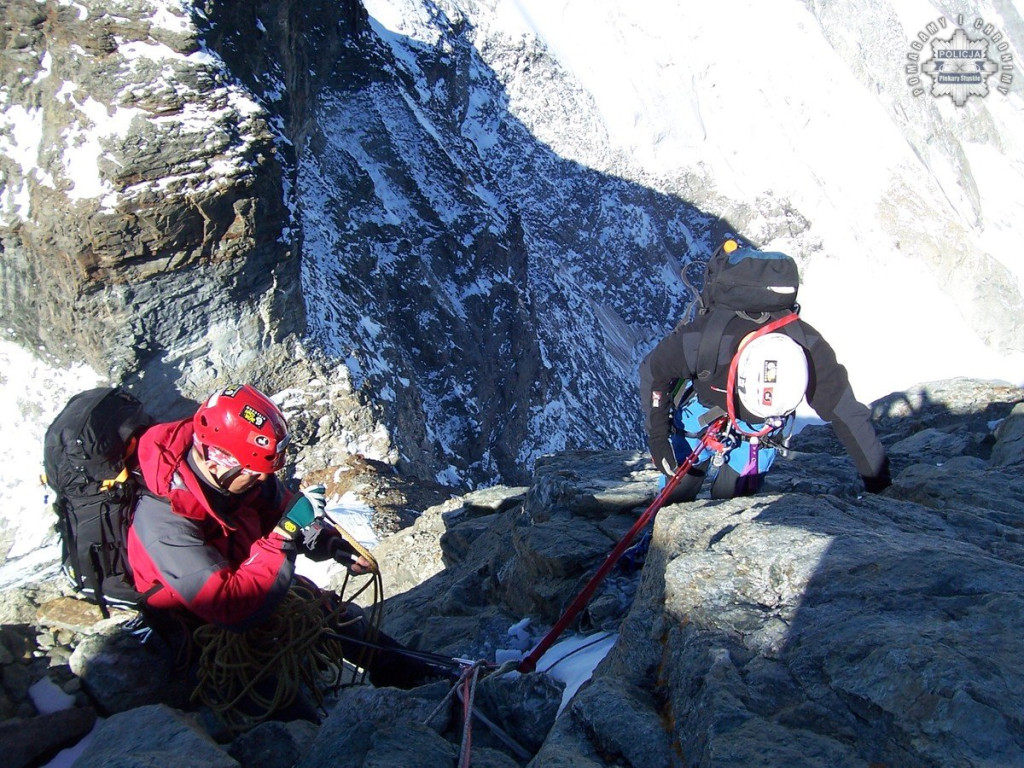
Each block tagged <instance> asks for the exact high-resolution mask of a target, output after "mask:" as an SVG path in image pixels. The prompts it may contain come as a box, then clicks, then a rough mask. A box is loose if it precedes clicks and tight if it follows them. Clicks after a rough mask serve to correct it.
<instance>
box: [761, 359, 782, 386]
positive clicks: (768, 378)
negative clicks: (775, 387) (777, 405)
mask: <svg viewBox="0 0 1024 768" xmlns="http://www.w3.org/2000/svg"><path fill="white" fill-rule="evenodd" d="M778 380H779V361H778V360H765V361H764V382H765V384H774V383H775V382H777V381H778Z"/></svg>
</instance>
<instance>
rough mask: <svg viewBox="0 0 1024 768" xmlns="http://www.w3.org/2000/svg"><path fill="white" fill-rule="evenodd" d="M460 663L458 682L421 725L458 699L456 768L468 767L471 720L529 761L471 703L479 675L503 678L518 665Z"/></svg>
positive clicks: (521, 749)
mask: <svg viewBox="0 0 1024 768" xmlns="http://www.w3.org/2000/svg"><path fill="white" fill-rule="evenodd" d="M460 661H461V668H462V673H461V674H460V675H459V679H458V680H457V681H456V682H455V684H454V685H453V686H452V687H451V688H450V689H449V691H448V693H447V694H446V695H445V697H444V698H443V699H441V701H440V703H438V705H437V706H436V707H434V709H433V711H432V712H431V713H430V714H429V715H427V718H426V719H425V720H424V721H423V724H424V725H426V726H429V725H430V723H431V722H432V721H433V720H434V718H435V717H437V715H438V714H439V713H440V712H442V711H444V708H445V707H446V706H448V705H449V703H450V702H452V701H453V699H456V698H457V699H458V700H459V702H460V703H461V704H462V734H461V736H462V740H461V742H460V746H459V759H458V763H457V765H458V768H469V764H470V753H471V750H472V743H473V730H472V728H473V725H472V723H473V718H474V717H475V718H476V719H477V720H479V721H480V722H481V723H483V724H484V725H485V726H487V728H488V729H489V730H490V731H491V733H493V734H494V735H495V736H496V737H497V738H498V740H499V741H501V742H503V743H504V744H505V745H506V746H507V747H508V748H509V749H511V750H512V751H513V752H514V753H515V754H516V755H517V756H518V757H519V758H520V759H522V760H529V759H530V757H531V756H532V754H531V753H530V751H529V750H527V749H526V748H524V747H523V746H522V745H521V744H520V743H519V742H517V741H516V740H515V739H513V738H512V737H511V736H510V735H509V734H508V733H507V732H506V731H504V730H503V729H502V728H501V727H499V726H498V725H497V724H496V723H494V722H493V721H491V720H490V719H489V718H488V717H487V716H486V715H484V714H483V713H482V712H481V711H480V710H479V709H477V708H476V706H475V704H474V702H475V699H476V689H477V684H478V683H479V681H480V679H481V674H483V675H485V676H491V675H494V676H498V675H504V674H507V673H508V672H512V671H514V670H515V668H516V663H517V662H515V661H509V662H506V663H505V664H502V665H501V666H500V667H499V666H497V665H495V664H491V663H489V662H486V661H468V660H465V659H462V660H460Z"/></svg>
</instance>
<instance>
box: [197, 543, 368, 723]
mask: <svg viewBox="0 0 1024 768" xmlns="http://www.w3.org/2000/svg"><path fill="white" fill-rule="evenodd" d="M340 530H341V529H340V528H339V531H340ZM346 540H349V543H351V544H352V545H353V548H355V549H356V551H357V552H359V553H360V555H361V556H362V557H365V558H366V559H367V561H368V562H370V563H371V564H372V566H373V570H372V571H371V572H370V574H368V575H369V576H370V578H369V579H366V580H365V583H363V584H361V585H358V586H357V588H356V589H355V591H354V592H353V593H352V595H350V596H349V597H348V599H347V600H345V599H343V598H342V597H341V596H344V595H345V593H346V590H347V589H348V588H349V584H350V581H351V580H352V579H351V575H350V574H349V573H348V572H346V575H345V580H344V582H343V584H342V588H341V590H340V592H339V593H338V594H335V593H331V592H324V591H321V590H320V589H319V588H317V587H316V586H315V585H314V584H312V583H311V582H308V581H306V580H297V581H296V582H295V583H294V584H293V585H292V586H291V588H290V589H289V591H288V594H287V595H285V598H284V600H283V601H282V602H281V605H279V606H278V607H277V609H276V610H275V611H274V613H273V614H272V615H271V616H270V618H269V619H267V621H265V622H264V623H263V624H261V625H260V626H258V627H254V628H252V629H250V630H248V631H246V632H232V631H229V630H226V629H222V628H219V627H216V626H213V625H210V624H204V625H202V626H200V627H198V628H197V629H196V630H195V631H194V633H193V639H194V641H195V643H196V646H197V647H198V648H199V649H200V656H199V660H198V664H197V668H196V674H197V678H198V680H197V685H196V687H195V689H194V690H193V692H192V701H199V702H201V703H202V704H204V705H206V706H207V707H209V708H210V709H211V710H212V711H213V712H214V713H215V714H216V715H217V716H218V717H219V719H220V720H221V722H222V723H223V724H224V725H225V727H227V728H229V729H230V730H232V731H234V732H242V731H245V730H248V729H249V728H251V727H253V726H254V725H256V724H258V723H260V722H262V721H263V720H265V719H267V718H268V717H269V716H270V715H272V714H273V713H274V712H278V711H280V710H282V709H284V708H286V707H289V706H291V705H292V704H293V703H295V701H296V699H297V698H298V696H299V694H300V691H301V690H302V689H303V688H305V689H306V691H308V692H309V693H310V694H311V695H312V697H313V699H314V702H315V705H316V707H317V708H318V709H320V710H323V704H324V692H325V691H328V690H337V688H338V687H340V686H341V685H342V677H343V675H344V673H345V671H346V669H347V670H349V672H350V673H351V680H350V681H349V682H350V683H362V682H363V681H364V679H365V676H366V671H367V669H368V667H369V665H370V663H371V660H372V654H373V652H374V649H373V648H371V647H363V648H362V650H361V651H360V652H359V653H358V654H355V656H356V657H355V658H348V659H345V658H344V654H343V650H342V645H341V642H340V641H339V640H338V639H336V638H335V637H331V635H333V634H337V633H339V632H340V633H342V634H344V633H345V632H346V628H347V627H349V626H350V625H352V624H354V623H356V622H361V621H362V622H364V625H363V627H361V628H359V629H358V630H356V629H355V628H354V627H353V628H352V630H350V631H353V630H354V631H353V635H354V636H355V637H360V638H362V639H364V640H366V641H369V642H374V641H375V640H376V639H377V637H378V635H379V632H380V629H379V628H380V619H381V614H382V611H383V585H382V581H381V577H380V572H379V570H378V569H377V564H376V561H375V560H374V559H373V557H372V556H371V555H370V554H369V552H367V551H366V550H365V549H364V548H363V547H362V546H360V545H359V544H358V542H354V541H352V540H351V539H350V537H348V536H347V534H346ZM371 587H372V588H373V595H372V604H371V606H370V608H369V609H367V610H366V611H365V612H364V616H363V619H362V620H361V619H360V618H359V617H351V618H350V617H349V616H348V615H347V613H346V603H350V602H352V601H353V600H354V599H355V598H356V597H357V596H358V595H361V594H362V593H363V592H364V591H366V589H368V588H371ZM346 661H347V662H348V665H346V664H345V662H346Z"/></svg>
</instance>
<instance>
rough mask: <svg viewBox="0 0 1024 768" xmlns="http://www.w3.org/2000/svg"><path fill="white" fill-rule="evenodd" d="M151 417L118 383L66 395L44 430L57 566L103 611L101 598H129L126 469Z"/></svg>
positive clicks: (134, 483)
mask: <svg viewBox="0 0 1024 768" xmlns="http://www.w3.org/2000/svg"><path fill="white" fill-rule="evenodd" d="M151 424H153V420H152V419H151V418H150V417H149V415H148V414H147V413H146V411H145V408H144V407H143V405H142V403H140V402H139V400H138V399H137V398H136V397H135V396H134V395H132V394H131V393H130V392H127V391H126V390H124V389H121V388H110V387H100V388H97V389H90V390H87V391H85V392H80V393H79V394H77V395H75V396H74V397H72V398H71V399H70V400H69V401H68V403H67V405H65V407H64V409H63V410H62V411H61V412H60V414H58V416H57V417H56V418H55V419H54V420H53V423H52V424H50V426H49V427H48V428H47V430H46V436H45V438H44V441H43V467H44V470H45V472H46V482H47V483H48V484H49V486H50V487H51V488H53V490H54V491H55V492H56V499H55V501H54V503H53V509H54V512H56V514H57V522H56V529H57V532H58V533H59V535H60V540H61V550H62V551H61V567H62V569H63V571H64V573H65V574H66V575H67V576H68V578H69V579H70V580H71V582H72V584H73V585H74V587H75V589H76V590H78V591H79V592H80V593H81V594H82V595H84V596H85V597H86V598H87V599H89V600H90V601H91V602H93V603H96V604H97V605H99V606H100V609H101V610H102V612H103V615H104V616H109V611H108V608H107V606H108V605H128V606H137V605H139V604H140V603H141V601H142V600H143V598H144V596H143V595H141V594H140V593H139V592H137V591H136V590H135V587H134V586H133V582H132V575H131V568H130V567H129V565H128V556H127V546H126V536H127V531H128V526H129V524H130V523H131V514H132V510H133V508H134V505H135V500H136V498H137V497H138V493H139V492H140V481H139V479H138V478H137V477H136V476H134V475H133V474H132V472H131V465H132V462H133V460H134V454H135V448H136V445H137V444H138V438H139V436H140V435H141V433H142V432H143V431H144V430H145V429H146V428H147V427H148V426H150V425H151Z"/></svg>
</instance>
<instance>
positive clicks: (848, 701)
mask: <svg viewBox="0 0 1024 768" xmlns="http://www.w3.org/2000/svg"><path fill="white" fill-rule="evenodd" d="M875 418H876V422H877V424H878V425H879V429H880V434H881V435H882V437H883V440H884V442H885V443H886V445H887V447H888V449H889V452H890V455H891V458H892V462H893V467H894V478H895V481H894V484H893V487H892V488H890V489H889V490H887V491H886V492H885V493H883V494H881V495H877V496H871V495H865V494H863V493H862V491H861V489H860V484H859V480H858V478H857V476H856V473H855V471H854V469H853V467H852V466H851V464H850V462H849V460H848V459H846V457H844V456H843V455H842V452H841V450H840V449H839V448H838V445H837V444H836V443H835V441H834V438H833V437H832V436H831V432H830V430H829V428H828V427H810V428H808V429H806V430H805V431H804V432H803V433H801V435H799V436H798V438H797V439H796V441H795V442H796V445H797V447H798V448H800V450H799V451H794V452H793V453H792V454H791V455H790V456H789V457H788V458H786V459H785V460H782V461H780V462H779V464H778V465H777V467H776V469H775V470H774V471H773V473H772V474H771V476H770V479H769V485H768V487H767V488H766V490H765V492H764V493H762V494H761V495H759V496H757V497H753V498H748V499H738V500H730V501H711V500H709V499H704V498H701V499H698V500H697V501H695V502H693V503H691V504H686V505H674V506H670V507H666V508H664V509H663V510H662V511H661V512H660V513H659V515H658V517H657V519H656V522H655V524H654V527H653V536H652V540H651V546H650V549H649V551H648V552H647V555H646V561H645V562H643V563H642V567H641V564H640V563H639V562H637V561H636V559H633V560H632V561H631V563H632V564H633V566H632V567H620V568H617V569H616V570H615V571H614V572H613V573H612V575H611V577H610V578H609V579H608V580H607V581H606V582H605V584H604V586H603V588H602V589H601V590H600V591H599V592H598V594H597V595H595V597H594V599H593V600H592V601H591V603H590V605H589V607H588V609H587V610H586V611H585V612H584V613H583V614H582V615H581V617H580V620H579V621H578V622H577V623H576V624H575V625H574V626H573V627H571V629H570V633H575V634H586V633H592V632H597V631H599V630H603V631H608V632H613V633H615V634H616V637H617V639H616V641H615V643H614V646H613V647H612V648H611V650H610V652H608V654H607V655H606V656H605V658H604V659H603V661H602V662H601V663H600V664H599V665H598V666H597V668H596V670H595V671H594V674H593V675H592V677H591V679H590V681H589V682H588V683H587V684H585V685H584V686H583V687H582V688H581V689H580V690H579V691H578V693H576V694H575V695H574V696H572V697H571V699H569V700H568V701H566V702H562V701H561V698H562V683H560V682H559V681H557V680H556V679H555V675H554V674H553V673H549V672H548V671H547V670H546V669H545V667H544V665H542V667H541V671H539V672H536V673H532V674H529V675H520V674H518V673H515V672H512V673H507V674H502V675H492V676H490V677H487V678H485V680H484V682H483V683H481V685H480V687H479V691H478V695H477V700H476V701H477V704H478V706H479V708H480V710H481V711H482V712H483V713H484V714H485V715H486V716H487V717H488V718H489V720H491V721H492V722H493V723H495V724H496V725H497V726H499V728H500V729H501V731H500V732H501V733H502V734H505V735H506V736H507V737H509V739H508V740H503V739H502V738H499V737H498V736H496V735H495V733H494V732H492V731H491V730H490V729H488V728H487V727H485V726H483V725H482V724H480V723H476V724H475V725H474V728H473V741H472V744H473V751H472V758H473V761H472V764H473V765H474V766H478V767H479V766H515V765H529V766H534V767H536V768H539V767H540V766H545V767H547V766H574V767H575V766H578V767H580V768H583V767H589V766H601V765H622V766H644V768H650V767H651V766H676V765H699V766H735V765H752V764H757V765H810V766H814V765H820V766H834V765H864V766H867V765H900V766H935V765H959V766H983V765H1000V766H1002V765H1019V764H1021V763H1022V762H1024V718H1022V715H1021V713H1022V712H1024V694H1022V693H1021V691H1024V673H1022V671H1021V669H1020V663H1019V659H1020V656H1021V651H1022V650H1024V644H1022V641H1021V637H1024V599H1022V596H1021V584H1022V583H1024V579H1022V576H1024V543H1022V542H1024V477H1022V474H1021V469H1022V467H1024V391H1022V390H1020V389H1016V388H1013V387H1008V386H1003V385H998V384H991V383H983V382H975V381H967V380H957V381H952V382H942V383H938V384H929V385H924V386H921V387H919V388H917V389H916V390H914V391H913V392H909V393H903V394H901V396H900V397H896V398H887V399H886V400H884V401H880V402H878V403H876V404H875ZM656 481H657V476H656V474H655V473H654V472H653V471H651V470H650V468H649V464H647V462H646V459H645V457H643V456H641V455H638V454H635V453H625V452H587V453H584V452H572V453H562V454H558V455H555V456H551V457H547V458H545V459H543V460H541V461H539V462H538V464H537V467H536V471H535V475H534V477H533V480H532V482H531V484H530V485H529V486H524V487H521V488H503V487H498V488H492V489H488V490H485V491H478V492H476V493H472V494H469V495H467V496H464V497H462V498H460V499H453V500H450V501H448V502H446V503H444V504H442V505H439V506H435V507H432V508H430V509H428V510H426V511H425V512H424V513H423V514H422V515H420V516H419V518H418V519H417V521H416V522H415V523H414V524H413V525H412V526H409V527H407V528H405V529H403V530H401V531H399V532H398V533H396V534H394V535H392V536H390V537H388V538H387V539H385V540H384V541H383V542H382V543H381V544H380V546H379V547H378V548H377V550H376V553H375V554H376V555H377V556H378V558H379V559H380V561H381V562H382V564H383V570H384V575H385V582H386V583H385V587H386V593H387V594H388V595H389V599H388V600H387V602H386V605H385V620H384V624H385V628H386V629H387V630H388V631H389V632H390V633H392V634H394V635H396V636H398V637H399V638H400V639H401V640H403V641H405V642H407V643H409V644H411V645H413V646H414V647H418V648H421V649H426V650H431V651H436V652H441V653H445V654H450V655H453V656H460V657H467V658H483V659H490V660H493V659H494V658H495V656H496V654H499V653H501V652H503V650H506V649H510V648H511V649H514V648H518V649H519V650H520V651H521V650H524V649H525V648H527V647H529V644H530V643H532V642H535V641H536V640H537V639H538V638H539V636H540V635H541V633H543V631H544V630H545V629H546V627H547V626H549V625H550V624H551V623H552V622H553V621H554V620H555V619H556V618H557V616H558V615H559V614H560V612H561V610H562V609H563V607H564V606H565V605H566V604H567V603H568V602H569V600H571V598H572V597H573V596H574V595H575V594H576V593H577V591H578V590H579V588H580V586H581V585H582V583H583V581H584V580H585V578H586V577H587V576H588V575H589V574H590V573H592V572H593V570H594V568H595V567H596V566H597V565H598V564H599V563H600V562H601V561H602V560H603V558H604V557H605V556H606V554H607V553H608V552H609V551H610V550H611V548H612V546H613V545H614V542H615V541H617V540H618V539H619V538H620V537H621V536H622V534H623V533H624V532H625V531H626V530H628V528H629V527H630V526H631V525H632V523H633V521H635V519H636V517H637V515H638V514H639V513H640V512H641V511H642V510H643V509H644V507H645V506H646V504H648V503H649V502H650V500H651V499H652V498H653V496H654V492H655V488H656ZM68 608H74V609H77V611H71V612H68ZM0 610H2V611H3V625H4V626H3V634H2V639H3V650H2V653H3V654H4V656H3V659H2V661H3V667H4V669H3V684H4V690H5V692H6V697H5V698H4V699H3V700H2V701H0V706H2V707H3V708H4V709H3V712H4V715H5V716H6V717H7V718H8V719H7V720H6V721H5V722H3V723H0V728H2V731H0V732H2V733H3V741H4V744H5V747H6V748H7V749H8V750H9V754H12V755H14V756H15V757H16V758H17V759H16V760H15V762H14V763H10V764H11V765H14V766H21V765H29V764H32V763H33V762H34V761H39V760H40V759H41V756H43V755H44V753H45V752H47V750H49V751H50V752H52V751H53V749H54V748H56V747H57V746H59V742H61V741H64V742H67V741H75V740H77V738H78V737H79V735H80V734H81V733H83V732H85V731H87V730H88V729H89V728H91V727H92V725H93V719H94V718H95V717H96V716H97V715H99V716H101V717H102V718H104V722H103V723H102V725H101V726H99V728H98V729H97V730H96V731H94V735H93V737H92V739H91V741H90V743H89V744H88V746H87V747H86V748H85V750H84V753H83V754H82V755H81V757H79V759H78V762H77V763H76V765H78V766H93V765H96V766H99V765H103V766H127V765H136V764H138V763H137V761H138V759H139V757H140V755H142V754H145V755H147V759H151V760H152V761H153V762H154V764H160V765H169V766H173V765H185V764H191V765H195V764H202V765H211V766H218V765H224V766H237V765H243V766H245V765H254V766H255V765H257V764H258V765H260V766H261V768H266V767H267V766H268V765H269V766H277V765H281V766H285V765H297V766H302V768H318V767H319V766H321V765H324V766H326V765H331V766H338V765H342V766H371V765H372V766H402V767H403V768H415V766H421V765H422V766H430V768H437V767H438V766H447V765H454V764H455V761H456V758H457V755H458V750H459V743H460V740H461V733H462V730H461V723H460V722H459V714H458V712H457V711H456V708H457V706H458V705H457V704H456V705H451V706H449V705H446V706H442V707H441V709H440V710H439V709H438V707H439V705H442V703H443V702H444V699H445V696H446V694H447V693H448V685H447V684H445V683H440V682H439V683H434V684H431V685H427V686H422V687H420V688H417V689H415V690H412V691H398V690H396V689H390V688H383V689H375V688H372V687H369V686H352V687H348V688H344V689H342V690H341V691H340V692H339V693H338V694H337V695H336V696H335V697H333V698H332V699H331V701H330V703H329V705H328V708H327V711H326V713H325V717H324V719H323V721H322V723H320V724H319V725H316V724H313V723H309V722H305V721H297V722H291V723H279V722H268V723H264V724H262V725H259V726H257V727H256V728H254V729H252V730H250V731H249V732H248V733H245V734H243V735H241V736H239V737H237V738H235V739H233V740H225V739H223V738H221V740H220V741H219V742H218V741H217V739H216V738H215V737H217V736H218V734H216V733H214V732H211V731H210V730H209V729H208V728H206V727H204V725H203V723H204V722H205V721H204V719H203V718H202V717H201V713H197V712H194V711H191V709H190V708H189V707H188V706H187V693H188V691H187V690H186V691H182V690H177V691H175V686H173V685H168V682H169V681H168V679H167V677H166V676H165V674H164V670H162V668H161V667H160V666H159V664H158V663H157V662H156V661H155V660H154V658H152V657H151V656H150V655H149V654H148V651H147V649H146V648H145V647H144V646H141V647H140V646H139V645H138V642H137V640H136V639H135V638H134V636H133V635H131V634H130V633H129V632H127V631H125V628H124V625H123V621H124V620H125V619H127V618H130V616H124V617H121V618H120V619H118V618H114V619H112V620H108V621H98V620H97V619H98V618H99V617H98V615H96V614H92V613H90V610H91V609H90V608H89V607H88V606H85V605H84V604H82V603H81V602H80V601H76V600H73V599H72V598H70V597H68V596H61V595H60V594H59V593H58V590H57V589H56V587H54V586H53V585H49V584H41V585H34V586H33V587H26V588H22V589H19V590H15V591H11V592H10V593H8V594H6V595H5V600H4V601H3V607H2V608H0ZM83 611H84V613H83ZM524 617H529V618H530V619H531V620H532V622H533V623H532V625H531V626H532V627H534V628H535V631H534V633H533V634H532V636H529V637H523V636H522V635H523V629H522V627H523V622H522V621H521V620H522V619H523V618H524ZM513 626H515V628H516V629H517V631H518V636H512V635H510V633H509V630H510V628H512V627H513ZM526 634H530V630H529V629H527V630H526ZM44 677H45V678H48V679H49V680H50V681H52V685H53V686H54V687H55V689H62V690H63V692H65V695H66V696H68V697H69V703H70V704H71V705H72V706H71V707H70V708H68V709H65V710H63V711H60V712H56V713H53V714H41V713H39V712H38V711H37V710H36V708H35V707H34V706H33V704H32V703H31V697H30V696H29V694H28V691H29V689H30V687H32V686H33V684H34V685H35V686H36V689H38V686H40V685H48V683H39V682H38V681H39V679H40V678H44ZM509 740H510V741H511V742H514V744H515V745H517V746H516V747H512V746H510V743H509ZM8 745H9V746H8ZM19 750H20V751H19ZM30 753H33V754H30ZM19 760H20V762H19Z"/></svg>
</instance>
